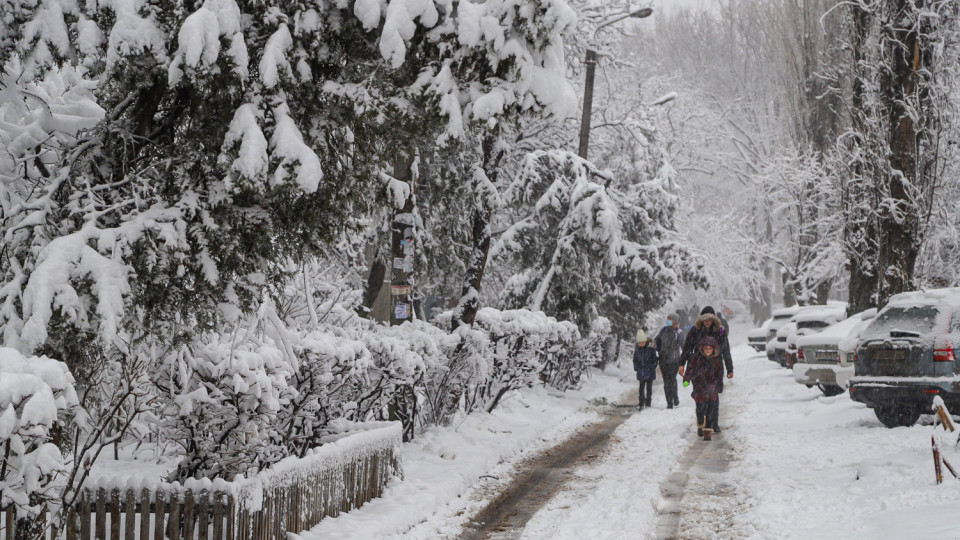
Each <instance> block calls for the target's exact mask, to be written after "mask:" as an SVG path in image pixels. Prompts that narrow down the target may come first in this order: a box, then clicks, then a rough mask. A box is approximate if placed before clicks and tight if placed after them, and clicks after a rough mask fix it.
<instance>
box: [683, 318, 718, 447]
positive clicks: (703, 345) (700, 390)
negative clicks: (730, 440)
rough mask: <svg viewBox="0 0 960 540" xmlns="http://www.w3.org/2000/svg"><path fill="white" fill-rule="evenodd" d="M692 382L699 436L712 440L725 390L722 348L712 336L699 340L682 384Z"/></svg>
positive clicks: (685, 384)
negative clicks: (721, 395) (722, 393)
mask: <svg viewBox="0 0 960 540" xmlns="http://www.w3.org/2000/svg"><path fill="white" fill-rule="evenodd" d="M691 382H692V383H693V394H692V396H693V400H694V401H695V402H696V403H697V435H698V436H701V437H703V440H705V441H709V440H711V439H712V436H713V431H714V426H716V425H717V418H718V417H719V416H720V392H721V391H722V388H723V360H722V359H721V358H720V347H719V344H718V343H717V340H716V339H714V338H713V336H705V337H703V339H701V340H700V343H699V344H698V346H697V350H696V352H694V354H693V356H692V357H691V358H690V362H689V365H688V366H687V370H686V374H684V376H683V385H684V386H687V384H688V383H691Z"/></svg>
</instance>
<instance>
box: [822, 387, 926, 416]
mask: <svg viewBox="0 0 960 540" xmlns="http://www.w3.org/2000/svg"><path fill="white" fill-rule="evenodd" d="M817 387H818V388H820V391H821V392H823V395H825V396H827V397H832V396H839V395H840V394H842V393H844V392H846V389H845V388H841V387H839V386H834V385H832V384H818V385H817ZM914 421H916V420H914Z"/></svg>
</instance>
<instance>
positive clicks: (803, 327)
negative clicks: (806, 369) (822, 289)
mask: <svg viewBox="0 0 960 540" xmlns="http://www.w3.org/2000/svg"><path fill="white" fill-rule="evenodd" d="M846 313H847V305H846V304H828V305H826V306H806V307H803V308H801V310H800V311H799V312H797V314H796V315H794V316H793V319H792V321H793V322H794V323H796V325H797V329H796V330H794V331H793V332H792V333H791V334H789V335H787V345H786V347H785V348H784V352H783V367H785V368H788V369H793V365H794V364H795V363H796V361H797V354H798V352H797V339H798V338H800V337H801V336H808V335H811V334H817V333H819V332H821V331H823V330H824V329H825V328H827V327H829V326H830V325H832V324H835V323H838V322H840V321H842V320H843V319H844V318H845V317H846Z"/></svg>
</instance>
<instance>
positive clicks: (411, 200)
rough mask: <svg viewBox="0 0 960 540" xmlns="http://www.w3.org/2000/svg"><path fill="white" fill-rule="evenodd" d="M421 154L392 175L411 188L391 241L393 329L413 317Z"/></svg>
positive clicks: (395, 219) (408, 158)
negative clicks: (414, 258) (418, 179)
mask: <svg viewBox="0 0 960 540" xmlns="http://www.w3.org/2000/svg"><path fill="white" fill-rule="evenodd" d="M419 157H420V156H419V152H417V151H412V152H411V153H410V154H408V155H407V156H406V157H405V158H404V159H401V160H400V161H399V162H398V163H397V165H396V167H395V168H394V171H393V175H394V178H396V179H397V180H401V181H404V182H406V183H407V185H409V186H410V190H409V192H408V195H407V199H406V201H404V203H403V207H402V208H401V209H399V210H397V211H395V212H394V214H393V223H392V225H391V227H390V229H391V239H390V254H391V260H390V266H391V273H390V276H391V277H390V326H396V325H398V324H402V323H403V322H404V321H408V320H410V319H413V318H414V310H413V256H414V245H415V243H414V242H415V240H416V233H415V232H416V228H417V226H418V225H419V224H418V223H417V217H416V216H417V214H416V204H417V196H416V193H417V176H418V171H417V169H418V165H419V161H420V160H419Z"/></svg>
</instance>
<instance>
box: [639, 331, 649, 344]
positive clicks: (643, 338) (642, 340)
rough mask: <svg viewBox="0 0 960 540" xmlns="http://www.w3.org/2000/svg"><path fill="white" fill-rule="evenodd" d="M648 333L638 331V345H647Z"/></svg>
mask: <svg viewBox="0 0 960 540" xmlns="http://www.w3.org/2000/svg"><path fill="white" fill-rule="evenodd" d="M646 342H647V333H646V332H644V331H643V330H637V343H646Z"/></svg>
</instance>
